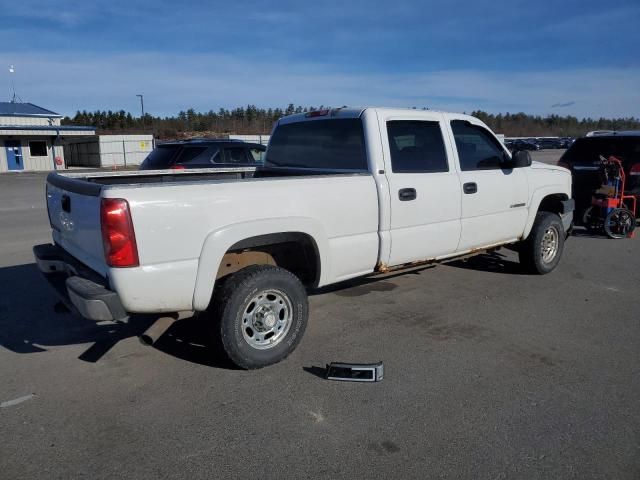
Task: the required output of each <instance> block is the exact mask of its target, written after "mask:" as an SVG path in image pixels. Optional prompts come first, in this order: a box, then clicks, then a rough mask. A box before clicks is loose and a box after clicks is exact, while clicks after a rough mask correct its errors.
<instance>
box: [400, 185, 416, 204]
mask: <svg viewBox="0 0 640 480" xmlns="http://www.w3.org/2000/svg"><path fill="white" fill-rule="evenodd" d="M417 196H418V194H417V193H416V189H415V188H401V189H400V190H398V198H399V199H400V201H401V202H408V201H409V200H415V199H416V197H417Z"/></svg>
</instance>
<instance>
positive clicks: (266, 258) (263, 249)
mask: <svg viewBox="0 0 640 480" xmlns="http://www.w3.org/2000/svg"><path fill="white" fill-rule="evenodd" d="M250 265H275V266H278V267H281V268H284V269H285V270H289V271H290V272H291V273H293V274H294V275H295V276H297V277H298V278H299V279H300V281H301V282H302V283H303V284H304V285H305V286H306V287H313V286H316V285H317V284H318V282H319V280H320V255H319V253H318V247H317V245H316V242H315V241H314V240H313V238H312V237H311V236H310V235H307V234H306V233H300V232H286V233H273V234H268V235H259V236H256V237H251V238H247V239H245V240H242V241H240V242H238V243H236V244H234V245H232V246H231V248H229V250H227V253H225V254H224V256H223V257H222V261H221V262H220V266H219V267H218V273H217V275H216V282H217V280H218V279H221V278H225V277H227V276H228V275H231V274H232V273H235V272H237V271H238V270H241V269H242V268H245V267H248V266H250Z"/></svg>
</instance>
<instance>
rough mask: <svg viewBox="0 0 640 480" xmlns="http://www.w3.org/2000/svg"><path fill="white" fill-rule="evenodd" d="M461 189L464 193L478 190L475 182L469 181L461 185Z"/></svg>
mask: <svg viewBox="0 0 640 480" xmlns="http://www.w3.org/2000/svg"><path fill="white" fill-rule="evenodd" d="M462 191H463V192H464V193H466V194H471V193H476V192H477V191H478V185H477V184H476V182H469V183H465V184H463V185H462Z"/></svg>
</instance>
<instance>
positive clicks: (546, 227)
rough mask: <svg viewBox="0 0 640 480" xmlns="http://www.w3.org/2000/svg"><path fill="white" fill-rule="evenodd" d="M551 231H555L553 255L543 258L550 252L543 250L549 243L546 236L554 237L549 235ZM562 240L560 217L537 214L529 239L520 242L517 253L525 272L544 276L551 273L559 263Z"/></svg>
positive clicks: (543, 213) (562, 247) (551, 214)
mask: <svg viewBox="0 0 640 480" xmlns="http://www.w3.org/2000/svg"><path fill="white" fill-rule="evenodd" d="M552 230H554V231H555V236H554V241H555V242H556V243H555V253H554V254H553V255H552V256H549V255H550V254H548V255H547V258H545V255H544V254H545V252H550V250H549V249H546V250H545V249H544V248H545V245H548V242H549V236H548V235H554V234H552V233H549V232H550V231H552ZM564 240H565V235H564V228H563V226H562V220H560V217H559V216H558V215H557V214H555V213H551V212H538V213H537V214H536V219H535V221H534V223H533V228H532V229H531V233H529V237H527V239H526V240H524V241H523V242H521V245H520V249H519V252H518V253H519V257H520V264H521V265H522V267H523V268H524V270H525V271H526V272H528V273H532V274H537V275H544V274H547V273H549V272H551V271H553V269H554V268H556V266H557V265H558V263H559V262H560V257H561V256H562V251H563V249H564ZM543 250H544V251H543Z"/></svg>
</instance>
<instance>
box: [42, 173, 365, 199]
mask: <svg viewBox="0 0 640 480" xmlns="http://www.w3.org/2000/svg"><path fill="white" fill-rule="evenodd" d="M354 173H359V172H353V171H349V170H326V169H323V170H310V169H300V168H297V169H296V168H268V167H264V168H255V167H230V168H216V169H210V168H199V169H190V170H138V171H126V172H79V173H71V172H64V173H57V172H52V173H50V174H49V176H48V177H47V181H48V182H49V183H51V184H52V185H55V186H57V187H60V188H64V189H65V190H70V191H74V192H77V193H82V194H85V195H91V194H92V193H91V192H95V193H93V194H94V195H97V193H98V192H99V191H100V186H101V185H126V186H131V185H138V184H141V185H142V184H144V185H148V184H157V183H171V184H175V183H180V182H198V183H205V182H212V181H219V180H242V179H245V178H281V177H294V176H300V177H303V176H310V175H349V174H350V175H353V174H354ZM362 173H364V174H368V172H362Z"/></svg>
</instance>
